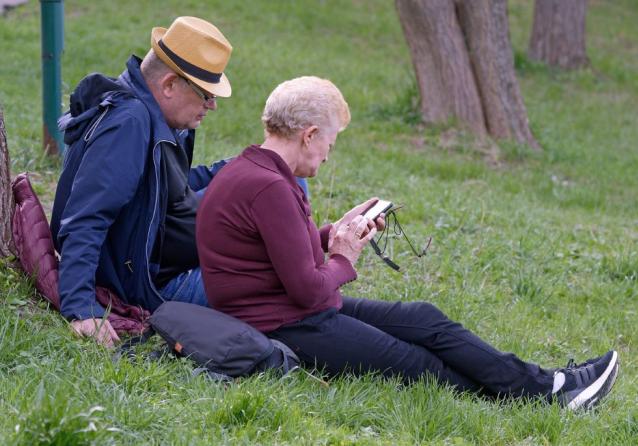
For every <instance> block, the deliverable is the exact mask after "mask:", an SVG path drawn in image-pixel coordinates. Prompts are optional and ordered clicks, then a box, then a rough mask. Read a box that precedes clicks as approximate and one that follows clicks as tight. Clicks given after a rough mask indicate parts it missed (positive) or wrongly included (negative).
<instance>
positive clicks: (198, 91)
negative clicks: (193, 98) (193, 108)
mask: <svg viewBox="0 0 638 446" xmlns="http://www.w3.org/2000/svg"><path fill="white" fill-rule="evenodd" d="M182 79H184V80H185V81H186V83H187V84H188V86H189V87H191V89H192V90H193V91H194V92H195V94H196V95H197V96H199V97H200V99H201V100H202V101H204V102H206V103H207V104H208V103H210V102H214V101H215V99H217V96H215V95H214V94H213V95H209V94H208V93H207V92H205V91H204V90H203V89H202V88H201V87H199V86H198V85H197V84H195V83H194V82H193V81H191V80H190V79H186V78H185V77H182Z"/></svg>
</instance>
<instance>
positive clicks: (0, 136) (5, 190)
mask: <svg viewBox="0 0 638 446" xmlns="http://www.w3.org/2000/svg"><path fill="white" fill-rule="evenodd" d="M10 166H11V164H10V161H9V148H8V146H7V132H6V130H5V128H4V114H3V112H2V108H0V258H4V257H8V256H10V255H12V254H15V247H14V246H13V236H12V234H11V217H12V216H13V193H12V191H11V169H10Z"/></svg>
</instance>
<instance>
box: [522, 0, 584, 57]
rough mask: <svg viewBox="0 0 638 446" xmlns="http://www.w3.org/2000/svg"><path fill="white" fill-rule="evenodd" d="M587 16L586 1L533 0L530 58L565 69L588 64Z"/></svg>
mask: <svg viewBox="0 0 638 446" xmlns="http://www.w3.org/2000/svg"><path fill="white" fill-rule="evenodd" d="M586 18H587V0H536V3H535V5H534V25H533V27H532V35H531V37H530V39H529V50H528V56H529V58H530V59H532V60H536V61H539V62H544V63H546V64H548V65H551V66H554V67H559V68H565V69H576V68H582V67H585V66H587V65H589V58H588V57H587V50H586V49H585V22H586Z"/></svg>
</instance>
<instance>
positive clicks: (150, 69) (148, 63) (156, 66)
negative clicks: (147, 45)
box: [140, 49, 174, 85]
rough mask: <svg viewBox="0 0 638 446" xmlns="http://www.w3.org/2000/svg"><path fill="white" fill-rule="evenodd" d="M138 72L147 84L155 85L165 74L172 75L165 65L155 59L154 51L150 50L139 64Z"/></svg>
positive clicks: (171, 71)
mask: <svg viewBox="0 0 638 446" xmlns="http://www.w3.org/2000/svg"><path fill="white" fill-rule="evenodd" d="M140 71H142V74H143V75H144V79H145V80H146V83H147V84H149V85H150V84H155V83H156V82H157V81H158V80H159V79H161V78H162V77H163V76H164V75H166V74H167V73H174V71H173V70H172V69H171V68H170V67H169V66H168V65H166V64H165V63H164V62H162V60H161V59H160V58H159V57H157V54H155V51H153V50H152V49H150V50H149V51H148V53H146V56H144V59H143V60H142V63H141V64H140Z"/></svg>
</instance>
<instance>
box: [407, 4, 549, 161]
mask: <svg viewBox="0 0 638 446" xmlns="http://www.w3.org/2000/svg"><path fill="white" fill-rule="evenodd" d="M395 1H396V7H397V11H398V14H399V19H400V21H401V25H402V26H403V32H404V34H405V37H406V40H407V42H408V46H409V48H410V54H411V56H412V63H413V65H414V69H415V72H416V77H417V83H418V85H419V92H420V94H421V113H422V115H423V119H424V121H425V122H426V123H445V122H447V121H449V120H451V119H458V120H459V121H460V122H461V123H462V124H463V125H465V126H466V127H467V128H469V129H470V130H471V131H472V132H474V133H475V134H476V135H477V136H479V137H483V136H485V135H489V136H491V137H493V138H495V139H505V140H514V141H516V142H518V143H522V144H527V145H528V146H530V147H532V148H533V149H540V147H539V145H538V143H537V142H536V140H535V139H534V136H533V135H532V133H531V131H530V129H529V123H528V120H527V110H526V109H525V105H524V104H523V99H522V96H521V93H520V89H519V86H518V81H517V80H516V75H515V72H514V61H513V57H512V46H511V43H510V40H509V25H508V21H507V0H395Z"/></svg>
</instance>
